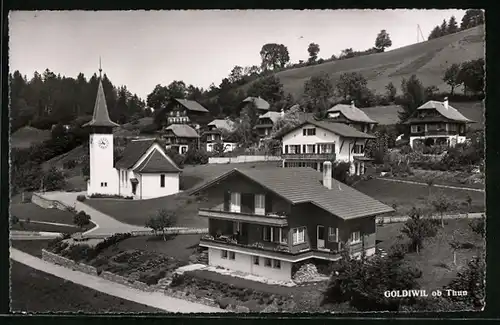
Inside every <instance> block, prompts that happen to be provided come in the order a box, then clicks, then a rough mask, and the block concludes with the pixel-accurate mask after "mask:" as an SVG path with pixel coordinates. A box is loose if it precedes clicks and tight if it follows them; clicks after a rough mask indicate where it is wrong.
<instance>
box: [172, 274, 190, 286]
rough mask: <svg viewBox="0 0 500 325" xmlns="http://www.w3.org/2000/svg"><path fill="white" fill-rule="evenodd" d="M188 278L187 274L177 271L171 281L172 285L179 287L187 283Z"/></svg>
mask: <svg viewBox="0 0 500 325" xmlns="http://www.w3.org/2000/svg"><path fill="white" fill-rule="evenodd" d="M185 280H186V275H185V274H178V273H175V274H174V276H173V277H172V281H171V282H170V287H172V288H174V287H178V286H180V285H182V284H184V283H185Z"/></svg>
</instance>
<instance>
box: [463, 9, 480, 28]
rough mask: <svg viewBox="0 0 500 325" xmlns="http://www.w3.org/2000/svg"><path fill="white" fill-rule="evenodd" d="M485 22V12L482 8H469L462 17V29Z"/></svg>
mask: <svg viewBox="0 0 500 325" xmlns="http://www.w3.org/2000/svg"><path fill="white" fill-rule="evenodd" d="M483 24H484V12H483V11H482V10H481V9H469V10H467V11H466V12H465V15H464V16H463V17H462V23H461V24H460V29H461V30H464V29H468V28H472V27H476V26H479V25H483Z"/></svg>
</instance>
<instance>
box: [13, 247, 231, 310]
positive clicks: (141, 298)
mask: <svg viewBox="0 0 500 325" xmlns="http://www.w3.org/2000/svg"><path fill="white" fill-rule="evenodd" d="M10 257H11V259H13V260H14V261H16V262H19V263H22V264H25V265H27V266H29V267H32V268H34V269H37V270H40V271H43V272H45V273H49V274H52V275H54V276H57V277H59V278H62V279H66V280H68V281H71V282H73V283H76V284H79V285H82V286H85V287H88V288H91V289H94V290H97V291H99V292H103V293H106V294H108V295H111V296H115V297H119V298H122V299H126V300H129V301H133V302H136V303H139V304H143V305H147V306H151V307H154V308H159V309H162V310H165V311H167V312H178V313H217V312H219V313H220V312H227V311H225V310H223V309H220V308H214V307H209V306H206V305H202V304H197V303H193V302H190V301H186V300H182V299H177V298H173V297H169V296H165V295H164V294H162V293H159V292H145V291H140V290H137V289H133V288H130V287H127V286H124V285H121V284H118V283H114V282H111V281H108V280H106V279H103V278H101V277H98V276H93V275H90V274H86V273H82V272H79V271H73V270H70V269H67V268H64V267H62V266H58V265H55V264H51V263H48V262H46V261H43V260H42V259H39V258H37V257H34V256H32V255H29V254H26V253H24V252H21V251H20V250H17V249H15V248H11V249H10ZM62 298H63V297H62Z"/></svg>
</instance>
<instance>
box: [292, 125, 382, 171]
mask: <svg viewBox="0 0 500 325" xmlns="http://www.w3.org/2000/svg"><path fill="white" fill-rule="evenodd" d="M374 138H375V137H374V136H373V135H370V134H367V133H364V132H361V131H358V130H357V129H355V128H353V127H350V126H348V125H346V124H344V123H334V122H328V121H324V120H323V121H317V120H314V119H308V120H306V121H304V122H302V123H300V124H299V125H298V126H297V127H295V128H293V129H292V130H290V131H289V132H287V133H286V134H284V135H283V136H282V157H283V167H285V168H287V167H311V168H314V169H316V170H319V171H322V168H323V162H325V161H330V162H335V161H343V162H348V163H350V173H351V175H363V174H364V173H365V172H366V164H367V163H368V162H369V161H371V159H369V158H367V157H366V156H365V148H366V143H367V141H368V140H370V139H374Z"/></svg>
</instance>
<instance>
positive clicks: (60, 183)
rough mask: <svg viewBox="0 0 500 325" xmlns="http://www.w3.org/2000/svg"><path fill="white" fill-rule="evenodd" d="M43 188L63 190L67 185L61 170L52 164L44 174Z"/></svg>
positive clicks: (46, 189)
mask: <svg viewBox="0 0 500 325" xmlns="http://www.w3.org/2000/svg"><path fill="white" fill-rule="evenodd" d="M42 182H43V188H44V190H45V191H55V190H61V189H62V188H63V187H64V186H65V185H66V180H65V178H64V175H63V173H62V172H61V171H59V170H58V169H57V168H56V167H55V166H52V167H51V168H50V169H49V170H48V171H47V172H46V173H45V174H44V175H43V176H42Z"/></svg>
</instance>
